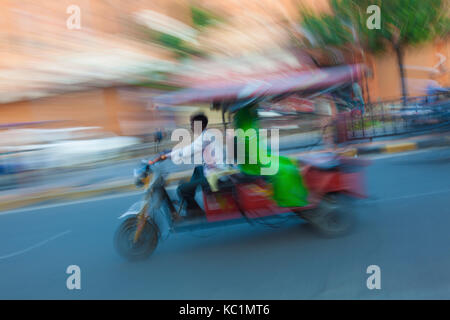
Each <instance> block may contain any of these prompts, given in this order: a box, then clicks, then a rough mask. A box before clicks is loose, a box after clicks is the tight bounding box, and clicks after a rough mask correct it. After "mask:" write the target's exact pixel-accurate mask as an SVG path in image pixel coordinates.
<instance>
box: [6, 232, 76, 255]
mask: <svg viewBox="0 0 450 320" xmlns="http://www.w3.org/2000/svg"><path fill="white" fill-rule="evenodd" d="M70 232H72V231H71V230H67V231H64V232H61V233H58V234H57V235H54V236H53V237H50V238H48V239H46V240H44V241H41V242H38V243H36V244H35V245H32V246H31V247H28V248H25V249H23V250H20V251H16V252H13V253H10V254H7V255H4V256H0V260H4V259H8V258H12V257H15V256H18V255H20V254H23V253H26V252H28V251H31V250H33V249H36V248H38V247H41V246H43V245H44V244H46V243H48V242H50V241H52V240H55V239H57V238H60V237H62V236H64V235H66V234H68V233H70Z"/></svg>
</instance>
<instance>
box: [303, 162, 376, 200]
mask: <svg viewBox="0 0 450 320" xmlns="http://www.w3.org/2000/svg"><path fill="white" fill-rule="evenodd" d="M302 175H303V178H304V180H305V183H306V185H307V186H308V189H309V190H310V191H311V192H312V193H314V194H316V195H318V196H321V195H324V194H327V193H339V192H341V193H346V194H349V195H351V196H354V197H358V198H366V197H367V193H366V190H365V185H364V174H363V172H362V170H355V171H350V172H343V171H342V170H328V171H327V170H320V169H317V168H315V167H313V166H309V165H308V166H305V167H303V170H302Z"/></svg>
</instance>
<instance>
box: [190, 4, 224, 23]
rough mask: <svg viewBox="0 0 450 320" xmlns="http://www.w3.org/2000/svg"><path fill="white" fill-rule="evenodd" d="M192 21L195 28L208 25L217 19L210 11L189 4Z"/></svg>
mask: <svg viewBox="0 0 450 320" xmlns="http://www.w3.org/2000/svg"><path fill="white" fill-rule="evenodd" d="M191 15H192V22H193V24H194V25H195V26H196V27H197V28H205V27H209V26H211V25H213V24H215V23H216V21H217V20H218V18H217V17H215V16H214V15H213V14H212V13H210V12H209V11H206V10H205V9H202V8H200V7H197V6H191Z"/></svg>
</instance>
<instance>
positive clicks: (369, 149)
mask: <svg viewBox="0 0 450 320" xmlns="http://www.w3.org/2000/svg"><path fill="white" fill-rule="evenodd" d="M446 146H450V136H443V137H437V138H432V139H425V140H416V141H411V142H397V143H386V144H380V145H371V146H361V147H357V148H350V149H348V150H346V151H345V152H342V153H341V154H342V155H346V156H359V155H368V154H383V153H399V152H406V151H413V150H419V149H427V148H434V147H446Z"/></svg>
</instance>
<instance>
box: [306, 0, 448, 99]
mask: <svg viewBox="0 0 450 320" xmlns="http://www.w3.org/2000/svg"><path fill="white" fill-rule="evenodd" d="M372 5H376V6H378V7H379V8H380V13H381V15H380V28H379V29H369V28H368V27H367V19H368V18H369V17H370V14H368V13H367V8H368V7H369V6H372ZM330 7H331V11H332V12H331V13H330V14H314V13H311V12H307V13H306V14H304V16H303V20H302V23H301V25H302V27H303V30H304V31H305V32H306V33H307V34H308V35H309V37H310V38H311V37H312V38H313V43H311V41H310V43H311V45H313V46H330V45H331V46H338V47H344V46H347V45H349V44H355V42H357V43H358V44H359V45H361V46H362V47H363V48H364V49H365V50H367V51H369V52H371V53H378V52H383V51H385V50H386V49H387V48H388V47H390V48H392V49H393V50H394V52H395V54H396V58H397V64H398V69H399V74H400V80H401V90H402V102H403V105H406V97H407V93H408V92H407V86H406V83H405V71H404V63H403V62H404V50H405V47H406V46H410V45H416V44H420V43H423V42H426V41H429V40H432V39H434V38H435V37H437V36H444V35H446V34H447V35H448V32H449V30H450V29H449V21H450V20H449V17H448V12H449V10H448V7H447V3H446V0H427V1H424V0H331V1H330Z"/></svg>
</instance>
